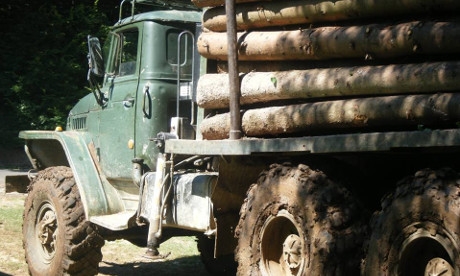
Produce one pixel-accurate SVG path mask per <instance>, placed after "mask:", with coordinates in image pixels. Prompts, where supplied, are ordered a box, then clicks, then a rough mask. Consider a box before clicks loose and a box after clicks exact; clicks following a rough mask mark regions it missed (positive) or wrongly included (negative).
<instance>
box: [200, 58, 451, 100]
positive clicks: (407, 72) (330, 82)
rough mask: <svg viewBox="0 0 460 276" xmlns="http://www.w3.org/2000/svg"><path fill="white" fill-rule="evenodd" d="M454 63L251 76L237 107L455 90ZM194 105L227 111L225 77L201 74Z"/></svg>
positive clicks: (243, 81)
mask: <svg viewBox="0 0 460 276" xmlns="http://www.w3.org/2000/svg"><path fill="white" fill-rule="evenodd" d="M459 76H460V61H452V62H433V63H420V64H397V65H385V66H359V67H358V66H357V67H338V68H326V69H311V70H293V71H281V72H251V73H248V74H246V75H243V76H242V77H241V81H240V83H241V98H240V101H241V104H242V105H248V104H254V103H262V102H270V101H278V100H293V99H313V98H329V97H350V96H367V95H371V94H372V95H375V96H382V95H395V94H409V93H410V94H415V93H418V94H419V93H431V92H434V91H438V90H439V89H441V88H442V90H443V91H460V77H459ZM197 91H198V93H197V103H198V105H199V106H200V107H202V108H206V109H220V108H228V104H229V95H228V91H229V89H228V75H227V74H207V75H203V76H202V77H201V78H200V80H199V82H198V90H197Z"/></svg>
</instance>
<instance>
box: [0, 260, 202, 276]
mask: <svg viewBox="0 0 460 276" xmlns="http://www.w3.org/2000/svg"><path fill="white" fill-rule="evenodd" d="M99 275H174V276H186V275H187V276H189V275H203V276H209V275H210V274H208V273H207V272H206V270H205V268H204V265H203V264H202V262H201V260H200V257H199V256H191V257H183V258H178V259H174V260H169V261H168V260H162V261H145V262H143V261H140V262H131V263H124V264H117V263H112V262H105V261H102V263H101V267H100V268H99ZM0 276H2V275H1V274H0Z"/></svg>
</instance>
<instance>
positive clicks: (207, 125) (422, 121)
mask: <svg viewBox="0 0 460 276" xmlns="http://www.w3.org/2000/svg"><path fill="white" fill-rule="evenodd" d="M459 105H460V93H443V94H433V95H409V96H388V97H376V98H361V99H351V100H340V101H326V102H315V103H306V104H299V105H289V106H276V107H275V106H274V107H266V108H260V109H250V110H247V111H246V112H244V114H243V117H242V121H243V122H242V128H243V132H244V134H245V135H246V136H248V137H273V136H281V135H286V134H293V133H296V134H298V135H308V134H311V133H317V132H318V131H319V132H321V131H326V130H331V129H336V130H337V129H342V131H343V130H344V129H346V130H347V131H348V132H351V131H353V130H365V129H366V128H371V127H379V128H385V129H391V128H398V129H400V128H401V127H404V126H406V127H417V126H419V125H427V126H429V125H431V124H436V125H437V126H438V127H439V126H442V125H446V124H455V123H458V121H459V120H460V108H458V107H459ZM229 122H230V119H229V114H228V113H224V114H219V115H216V116H214V117H210V118H206V119H204V120H203V122H202V124H201V126H200V131H201V133H202V135H203V138H204V139H207V140H216V139H226V138H228V130H229Z"/></svg>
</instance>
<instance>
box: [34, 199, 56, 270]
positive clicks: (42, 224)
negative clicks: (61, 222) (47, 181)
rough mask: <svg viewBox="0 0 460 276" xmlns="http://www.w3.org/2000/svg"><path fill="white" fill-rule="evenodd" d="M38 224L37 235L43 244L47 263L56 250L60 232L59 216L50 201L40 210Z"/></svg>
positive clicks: (39, 241) (44, 259) (42, 252)
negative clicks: (58, 225)
mask: <svg viewBox="0 0 460 276" xmlns="http://www.w3.org/2000/svg"><path fill="white" fill-rule="evenodd" d="M37 218H38V219H39V220H38V221H37V224H36V228H35V229H36V237H37V241H38V244H39V245H41V249H42V250H41V251H40V252H41V255H42V257H43V261H44V262H45V263H48V262H50V261H51V260H52V259H53V257H54V254H55V251H56V238H57V233H58V227H57V218H56V213H55V211H54V208H53V206H52V205H51V204H50V203H46V204H44V205H43V206H42V207H41V208H40V210H39V212H38V216H37Z"/></svg>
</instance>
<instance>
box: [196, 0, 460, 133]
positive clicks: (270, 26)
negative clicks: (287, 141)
mask: <svg viewBox="0 0 460 276" xmlns="http://www.w3.org/2000/svg"><path fill="white" fill-rule="evenodd" d="M192 2H194V3H195V5H197V6H199V7H206V9H205V10H204V16H203V26H204V32H203V33H202V34H201V35H200V37H199V38H198V40H197V47H198V51H199V52H200V54H201V55H202V56H204V57H206V58H208V59H214V60H216V61H217V64H218V69H216V70H215V71H214V72H209V73H208V74H205V75H203V76H202V77H201V78H200V81H199V82H198V93H197V103H198V105H199V106H200V107H202V108H204V109H206V110H207V111H206V113H207V114H209V116H208V117H207V118H205V119H204V120H203V121H202V124H201V127H200V130H201V133H202V135H203V137H204V138H205V139H225V138H227V137H228V131H229V128H228V125H229V115H228V105H229V91H228V75H227V73H226V66H225V61H226V59H227V40H226V33H225V31H226V23H225V22H226V19H225V8H224V7H223V4H224V0H192ZM236 3H237V5H236V18H237V29H238V30H239V32H238V35H237V36H238V45H237V49H238V57H239V60H240V61H242V62H241V64H242V66H241V67H240V72H241V74H240V83H241V105H242V109H243V110H242V112H243V113H242V121H243V125H242V128H243V133H244V135H246V136H248V137H275V136H286V135H297V136H298V135H309V134H312V133H315V134H316V133H322V132H324V131H327V132H328V133H331V132H332V133H334V130H337V131H338V132H348V131H349V132H353V131H366V129H367V130H371V129H374V130H375V129H379V127H380V128H381V130H393V129H398V130H399V129H417V126H420V125H429V126H430V127H452V126H456V125H458V123H457V122H459V121H460V116H459V112H458V111H457V108H455V106H458V103H459V99H460V96H459V94H457V93H458V92H460V78H459V77H458V76H459V75H460V45H459V44H460V17H458V15H457V14H458V12H459V11H460V1H458V0H437V1H424V0H338V1H332V2H331V1H326V0H324V1H323V0H318V1H305V0H290V1H286V0H272V1H260V0H259V1H257V0H236ZM219 113H220V114H219ZM211 114H217V115H215V116H211Z"/></svg>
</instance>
